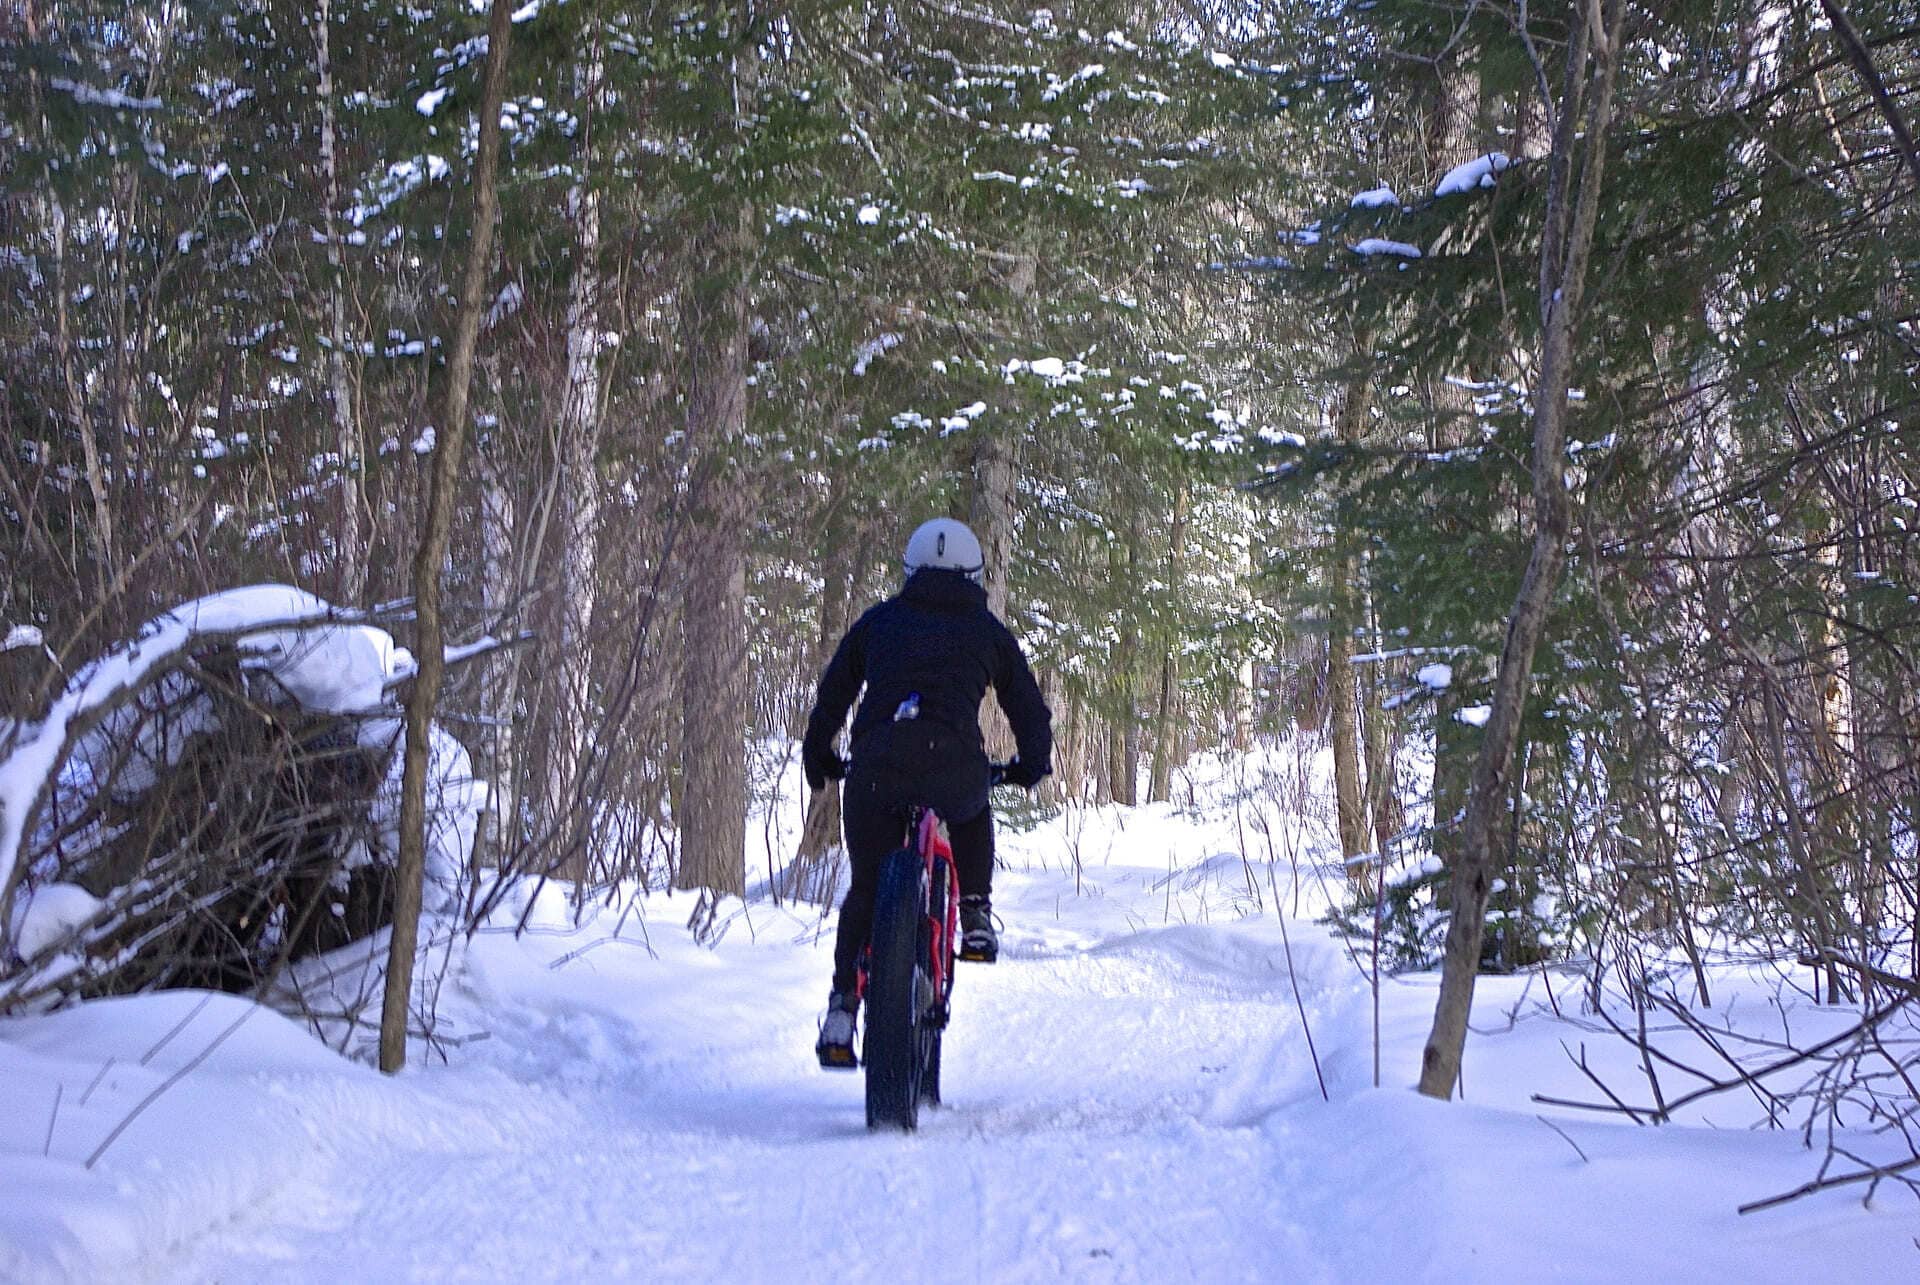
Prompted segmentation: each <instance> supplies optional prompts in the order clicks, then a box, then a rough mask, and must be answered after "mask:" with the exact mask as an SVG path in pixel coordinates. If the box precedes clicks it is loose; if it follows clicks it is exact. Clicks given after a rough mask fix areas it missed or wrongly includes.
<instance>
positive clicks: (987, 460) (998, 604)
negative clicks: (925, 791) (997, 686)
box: [968, 433, 1018, 761]
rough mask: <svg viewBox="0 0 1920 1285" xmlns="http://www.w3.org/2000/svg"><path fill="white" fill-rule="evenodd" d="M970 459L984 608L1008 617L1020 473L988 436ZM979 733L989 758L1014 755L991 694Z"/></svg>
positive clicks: (1003, 446) (1010, 732) (972, 511)
mask: <svg viewBox="0 0 1920 1285" xmlns="http://www.w3.org/2000/svg"><path fill="white" fill-rule="evenodd" d="M977 443H978V444H977V445H976V447H975V450H974V455H973V503H972V505H971V506H970V512H969V515H968V517H969V522H968V525H969V526H971V527H972V528H973V533H974V534H975V535H976V536H978V537H979V539H980V552H981V555H982V556H983V557H984V559H985V561H986V590H987V607H988V608H989V609H990V610H991V611H992V612H993V614H994V615H996V616H998V617H1000V619H1002V620H1005V619H1006V618H1007V596H1008V591H1009V588H1010V583H1009V581H1010V579H1011V576H1012V571H1013V514H1014V504H1015V502H1016V501H1015V494H1014V490H1015V486H1016V484H1017V478H1018V470H1017V468H1016V466H1015V464H1014V459H1013V450H1012V448H1010V447H1009V446H1008V445H1007V443H1005V442H1004V441H1002V440H1001V439H1000V438H999V437H997V436H995V435H993V434H991V433H983V434H982V436H981V437H979V438H978V439H977ZM980 730H981V732H982V734H983V735H984V736H985V738H986V746H987V756H988V757H989V758H992V759H994V760H996V761H1004V760H1006V759H1007V758H1009V757H1011V756H1012V754H1013V750H1014V745H1013V728H1012V727H1011V726H1009V725H1008V723H1007V716H1006V715H1005V714H1004V713H1003V712H1001V709H1000V705H999V702H998V701H996V700H995V699H994V693H992V692H989V693H988V694H987V697H986V699H985V701H983V702H982V704H981V709H980Z"/></svg>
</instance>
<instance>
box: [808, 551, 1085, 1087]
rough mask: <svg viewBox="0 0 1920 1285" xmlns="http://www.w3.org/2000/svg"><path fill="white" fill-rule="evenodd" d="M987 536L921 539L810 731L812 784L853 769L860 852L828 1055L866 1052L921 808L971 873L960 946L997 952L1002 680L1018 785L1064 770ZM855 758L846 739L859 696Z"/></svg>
mask: <svg viewBox="0 0 1920 1285" xmlns="http://www.w3.org/2000/svg"><path fill="white" fill-rule="evenodd" d="M983 570H984V564H983V561H982V558H981V553H980V542H979V541H978V540H977V539H975V538H974V535H973V532H971V531H969V530H968V529H967V528H966V526H965V525H964V524H962V523H959V522H956V521H954V520H953V519H952V518H935V519H934V520H933V521H931V522H927V523H924V524H923V525H922V526H921V527H920V528H919V529H918V530H916V531H915V532H914V533H913V537H912V538H911V539H909V540H908V541H907V556H906V574H907V580H906V584H905V586H904V587H903V588H902V589H901V590H900V592H899V594H897V595H896V596H894V597H892V598H889V599H887V600H886V601H885V602H882V603H880V604H878V605H877V606H874V607H872V608H870V609H869V610H868V611H867V612H866V614H865V615H863V616H861V617H860V619H859V620H857V621H855V622H854V625H853V628H851V629H849V630H848V631H847V636H846V637H845V638H843V639H841V640H840V646H839V648H838V649H837V650H835V652H834V653H833V659H832V661H830V662H829V663H828V665H827V672H826V673H825V674H824V675H822V676H821V679H820V690H819V694H818V696H817V697H816V699H815V701H814V706H813V714H812V717H810V718H809V719H808V720H807V734H806V738H805V740H804V741H803V742H802V743H801V762H802V764H803V766H804V768H805V771H806V776H807V784H808V785H809V786H810V787H812V788H813V789H815V790H818V789H821V788H823V787H824V786H825V785H826V782H827V780H828V778H833V779H835V780H838V779H841V778H845V779H846V782H847V785H846V792H845V797H844V800H843V806H844V810H845V811H844V823H845V830H846V840H847V853H848V856H849V858H850V862H851V865H852V867H853V879H852V882H851V884H850V885H849V886H848V888H847V895H846V898H845V899H844V900H843V901H842V902H841V905H840V935H839V938H838V939H837V940H836V941H835V943H834V950H833V992H832V994H831V995H830V996H829V997H828V1000H827V1017H826V1021H825V1022H824V1023H823V1024H822V1026H821V1028H820V1040H819V1043H818V1044H817V1045H816V1046H815V1050H814V1051H815V1052H816V1053H817V1054H818V1055H819V1058H820V1064H821V1065H822V1066H828V1067H851V1066H853V1065H854V1057H853V1036H854V1017H855V1014H856V1013H858V1011H859V1007H860V996H859V994H858V993H857V986H858V976H859V961H860V952H861V950H862V949H863V948H864V947H865V946H866V944H867V936H868V933H869V932H870V931H871V929H872V926H873V901H874V895H875V893H876V892H877V891H878V886H879V881H880V865H881V862H882V861H883V860H884V859H885V857H886V855H887V854H888V853H889V852H891V851H893V850H894V849H896V848H898V847H899V846H900V844H901V839H902V836H903V834H904V833H905V830H906V822H907V812H908V809H909V808H911V807H912V806H914V805H915V804H920V805H924V806H926V807H930V808H932V809H933V810H934V811H936V812H938V813H939V814H940V816H941V819H942V820H944V821H945V822H946V823H947V836H948V839H949V841H950V842H951V843H952V845H953V858H954V866H955V872H956V874H957V875H958V877H959V881H960V932H961V942H960V957H961V958H962V959H970V960H977V961H982V962H986V963H992V962H993V961H994V959H995V958H996V957H997V956H998V954H999V951H1000V943H999V939H998V938H997V937H996V936H995V935H994V930H993V917H992V903H991V901H990V899H989V898H990V896H991V893H992V885H993V812H992V810H991V809H990V808H988V806H987V791H988V789H989V786H990V782H989V780H988V765H987V755H986V751H985V749H984V748H983V746H982V739H981V735H980V702H981V700H982V699H983V698H984V697H985V696H986V690H987V688H988V687H989V686H991V687H992V688H993V690H994V694H995V696H996V697H997V698H998V699H999V702H1000V708H1001V709H1003V710H1005V711H1006V714H1007V721H1008V722H1009V723H1011V724H1012V726H1013V735H1014V742H1015V745H1016V746H1017V748H1018V754H1017V755H1016V756H1015V758H1014V759H1013V760H1012V761H1011V762H1010V763H1009V764H1008V765H1007V769H1006V775H1005V780H1006V782H1007V783H1008V784H1010V785H1018V786H1022V787H1024V788H1028V789H1031V788H1032V787H1033V786H1035V785H1038V784H1039V783H1040V781H1041V778H1043V777H1045V776H1046V775H1047V774H1048V773H1049V772H1050V771H1051V770H1052V757H1053V719H1052V715H1051V714H1050V713H1049V712H1048V710H1047V704H1046V701H1045V700H1044V699H1042V697H1041V695H1040V688H1039V686H1038V684H1036V683H1035V682H1034V681H1033V671H1032V670H1030V669H1029V668H1028V667H1027V660H1026V657H1025V656H1024V655H1022V654H1021V651H1020V644H1019V643H1018V642H1016V641H1014V637H1013V635H1012V634H1011V633H1010V632H1008V630H1007V627H1006V625H1005V624H1003V623H1001V621H1000V618H999V617H997V616H995V615H994V614H993V612H992V611H991V610H990V609H989V608H988V607H987V595H986V591H985V590H984V589H982V588H981V587H980V578H981V574H982V571H983ZM862 683H864V684H865V685H866V696H865V698H864V699H863V700H861V702H860V709H859V712H858V713H857V714H856V715H855V716H854V720H853V736H852V741H851V744H850V747H849V748H850V750H851V752H852V756H853V759H852V762H851V764H849V763H848V761H847V760H845V759H843V758H841V757H840V755H839V754H838V753H837V752H836V751H835V749H834V741H835V739H836V738H837V737H838V736H839V735H840V727H841V725H842V724H843V723H844V722H845V721H846V717H847V710H848V709H849V708H851V707H852V705H853V701H854V697H855V696H857V695H859V692H860V687H861V684H862Z"/></svg>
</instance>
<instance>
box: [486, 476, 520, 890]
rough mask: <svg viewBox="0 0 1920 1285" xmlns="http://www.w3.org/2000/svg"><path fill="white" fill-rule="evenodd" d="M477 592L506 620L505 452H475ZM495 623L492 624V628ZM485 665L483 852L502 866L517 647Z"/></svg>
mask: <svg viewBox="0 0 1920 1285" xmlns="http://www.w3.org/2000/svg"><path fill="white" fill-rule="evenodd" d="M479 454H480V460H479V464H480V592H481V595H482V599H483V603H484V610H485V613H486V618H487V620H488V622H489V624H490V625H491V624H492V622H496V621H500V620H503V619H505V618H506V616H507V614H508V613H509V612H510V611H511V610H512V605H513V603H514V601H515V599H516V598H518V597H519V594H520V575H519V559H518V556H517V548H516V544H515V540H514V528H515V520H516V517H517V515H518V508H519V506H518V504H517V503H516V502H515V496H514V489H513V478H512V476H511V474H510V471H509V462H508V459H507V456H506V452H505V451H502V450H498V449H496V450H487V449H485V447H484V445H483V446H482V448H481V450H480V452H479ZM495 627H497V626H495ZM485 663H486V664H487V674H486V685H485V688H484V691H483V695H482V697H481V712H482V713H483V714H484V715H485V717H486V720H487V731H488V733H489V735H488V740H489V742H490V744H489V753H488V755H487V759H488V774H487V781H488V791H487V815H486V822H487V825H488V832H487V834H486V836H485V837H486V844H487V850H488V851H489V852H491V853H492V854H493V855H494V858H495V859H496V860H497V861H499V862H500V863H501V864H502V865H503V866H504V865H506V864H507V863H508V861H509V860H511V858H510V857H509V855H508V854H509V853H510V852H512V851H513V850H514V848H515V847H516V845H517V844H518V843H519V839H520V800H521V790H520V770H519V761H518V757H517V756H518V755H519V753H520V746H519V742H518V740H517V738H516V737H515V736H514V714H515V712H516V711H517V709H518V707H519V703H520V649H519V648H517V647H508V648H504V649H502V651H501V652H500V654H499V655H498V656H495V657H494V658H492V659H491V660H490V661H487V662H485Z"/></svg>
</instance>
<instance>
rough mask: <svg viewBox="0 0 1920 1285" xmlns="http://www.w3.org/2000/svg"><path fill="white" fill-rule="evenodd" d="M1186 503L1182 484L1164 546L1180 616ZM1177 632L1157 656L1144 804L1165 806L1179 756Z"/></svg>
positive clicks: (1170, 587) (1169, 582) (1169, 587)
mask: <svg viewBox="0 0 1920 1285" xmlns="http://www.w3.org/2000/svg"><path fill="white" fill-rule="evenodd" d="M1188 503H1189V499H1188V494H1187V486H1186V483H1184V482H1183V483H1181V484H1180V488H1179V490H1177V491H1176V492H1175V493H1174V497H1173V530H1172V533H1171V534H1170V536H1169V538H1168V543H1167V592H1168V594H1169V595H1170V597H1171V600H1172V602H1173V604H1174V614H1175V616H1176V618H1177V616H1178V614H1179V604H1180V598H1181V595H1182V594H1183V593H1184V592H1185V585H1184V583H1183V581H1184V577H1185V573H1186V558H1187V505H1188ZM1177 644H1178V631H1177V630H1176V631H1175V635H1174V639H1173V640H1172V641H1170V642H1169V643H1168V645H1167V646H1166V648H1165V649H1164V650H1163V651H1162V652H1161V654H1160V703H1159V706H1158V708H1157V709H1156V710H1155V711H1154V718H1153V766H1152V770H1151V771H1150V772H1149V773H1148V775H1147V801H1148V802H1149V803H1165V802H1166V801H1167V796H1168V794H1169V792H1170V791H1171V790H1172V788H1173V762H1174V758H1175V757H1176V756H1177V755H1178V753H1179V737H1178V732H1177V730H1176V728H1175V726H1174V723H1175V719H1176V711H1177V709H1178V706H1179V696H1180V655H1179V652H1178V650H1177Z"/></svg>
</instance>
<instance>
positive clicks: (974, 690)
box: [802, 569, 1053, 820]
mask: <svg viewBox="0 0 1920 1285" xmlns="http://www.w3.org/2000/svg"><path fill="white" fill-rule="evenodd" d="M863 682H864V683H865V684H866V688H867V694H866V697H865V698H864V699H863V700H861V702H860V710H859V712H858V713H857V714H856V715H855V716H854V720H853V740H852V748H853V759H854V763H855V765H856V769H857V768H858V765H859V762H860V759H861V755H862V742H863V741H866V742H868V744H869V747H870V748H871V747H872V746H873V745H875V744H877V743H878V742H879V741H880V740H882V739H889V738H873V737H871V736H870V734H871V733H873V732H875V731H876V730H879V729H882V728H890V727H892V726H893V724H894V722H895V715H896V714H897V713H898V712H899V711H900V707H901V704H902V703H903V702H905V701H907V700H908V699H909V698H911V697H914V696H916V695H917V696H918V698H919V714H918V718H919V719H921V720H925V721H930V722H932V723H934V724H936V725H938V726H941V727H945V728H947V729H950V730H951V731H953V732H956V733H958V734H959V735H960V737H961V738H962V739H963V740H964V742H965V744H966V745H968V746H969V747H971V748H972V750H973V751H974V752H975V753H981V752H982V751H981V750H980V746H981V743H982V742H981V736H980V702H981V700H982V699H983V698H984V697H985V696H986V694H987V688H988V687H989V686H991V687H992V688H993V690H994V695H995V696H996V697H997V698H998V699H999V701H1000V708H1001V709H1003V710H1005V711H1006V713H1007V721H1008V722H1009V723H1010V724H1012V726H1013V736H1014V742H1015V744H1016V745H1017V746H1018V751H1019V755H1020V761H1021V762H1022V763H1024V764H1029V765H1036V764H1037V765H1045V764H1047V763H1049V762H1050V760H1051V759H1052V756H1053V719H1052V715H1051V714H1050V713H1049V712H1048V710H1047V703H1046V701H1045V700H1044V699H1043V698H1042V697H1041V695H1040V687H1039V684H1037V683H1035V682H1034V681H1033V671H1032V670H1030V669H1029V668H1027V660H1026V657H1025V656H1023V655H1021V653H1020V644H1019V643H1017V642H1015V641H1014V637H1013V635H1012V634H1011V633H1010V632H1008V630H1007V627H1006V626H1005V625H1004V624H1002V623H1001V622H1000V619H999V617H997V616H995V615H994V614H993V612H992V611H990V610H989V609H988V607H987V594H986V591H985V590H984V589H982V588H981V587H980V586H979V585H977V584H975V583H974V582H973V581H972V580H970V579H968V578H967V577H966V576H964V575H962V574H960V573H959V572H957V571H943V570H933V569H927V570H922V571H916V572H915V573H914V574H913V575H912V576H911V577H909V578H908V580H907V583H906V585H905V587H903V588H902V589H901V590H900V592H899V594H898V595H897V596H895V597H892V598H889V599H887V600H886V601H885V602H882V603H879V604H877V605H875V606H873V607H871V608H869V609H868V610H867V612H866V614H864V615H862V616H861V617H860V619H859V620H857V621H855V622H854V625H853V628H851V629H849V630H848V631H847V636H846V637H845V638H843V639H841V640H840V646H839V648H838V649H837V650H836V651H835V652H834V653H833V660H832V661H830V662H829V663H828V665H827V672H826V673H825V674H824V675H822V676H821V679H820V691H819V695H818V697H817V698H816V699H815V701H814V705H813V715H812V717H811V718H809V719H808V720H807V734H806V739H805V741H804V742H803V747H802V748H803V750H804V752H805V753H806V754H807V755H809V756H810V757H811V758H813V759H814V760H815V761H824V760H825V759H827V758H829V757H831V755H832V753H833V739H834V737H835V736H837V735H838V734H839V732H840V726H841V724H842V723H844V722H845V721H846V717H847V710H848V709H849V708H850V707H851V706H852V705H853V701H854V697H855V696H857V695H859V692H860V685H861V684H862V683H863ZM955 819H956V820H957V819H961V818H955Z"/></svg>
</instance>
